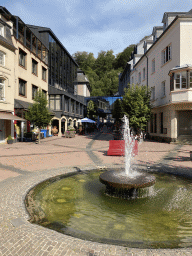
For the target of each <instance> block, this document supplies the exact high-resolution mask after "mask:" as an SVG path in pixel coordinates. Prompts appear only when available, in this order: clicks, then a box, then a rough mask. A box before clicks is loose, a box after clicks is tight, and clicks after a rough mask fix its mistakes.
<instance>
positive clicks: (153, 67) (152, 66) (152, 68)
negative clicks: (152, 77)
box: [151, 59, 155, 73]
mask: <svg viewBox="0 0 192 256" xmlns="http://www.w3.org/2000/svg"><path fill="white" fill-rule="evenodd" d="M151 71H152V73H154V72H155V59H153V60H152V65H151Z"/></svg>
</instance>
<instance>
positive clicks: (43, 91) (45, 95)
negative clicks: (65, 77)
mask: <svg viewBox="0 0 192 256" xmlns="http://www.w3.org/2000/svg"><path fill="white" fill-rule="evenodd" d="M42 94H43V96H44V97H45V98H47V91H45V90H42Z"/></svg>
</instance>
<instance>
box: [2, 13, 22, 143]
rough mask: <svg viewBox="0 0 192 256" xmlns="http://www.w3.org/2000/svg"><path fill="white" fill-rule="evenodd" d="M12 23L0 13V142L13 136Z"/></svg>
mask: <svg viewBox="0 0 192 256" xmlns="http://www.w3.org/2000/svg"><path fill="white" fill-rule="evenodd" d="M11 31H12V23H11V22H10V21H9V20H7V19H6V18H5V17H4V16H3V15H2V14H0V143H3V142H5V141H6V139H7V137H8V136H9V135H11V136H12V137H14V120H19V121H20V122H21V120H22V119H21V118H19V117H17V116H14V87H15V69H14V58H15V47H14V45H13V42H12V37H11Z"/></svg>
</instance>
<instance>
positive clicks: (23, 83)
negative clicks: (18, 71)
mask: <svg viewBox="0 0 192 256" xmlns="http://www.w3.org/2000/svg"><path fill="white" fill-rule="evenodd" d="M26 84H27V82H26V81H24V80H22V79H19V95H20V96H26Z"/></svg>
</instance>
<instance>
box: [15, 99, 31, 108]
mask: <svg viewBox="0 0 192 256" xmlns="http://www.w3.org/2000/svg"><path fill="white" fill-rule="evenodd" d="M32 105H33V104H32V103H29V102H25V101H22V100H16V99H15V100H14V108H15V109H17V108H19V109H25V110H27V109H28V108H29V107H30V106H32Z"/></svg>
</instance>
